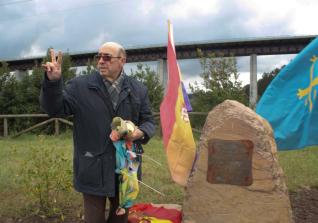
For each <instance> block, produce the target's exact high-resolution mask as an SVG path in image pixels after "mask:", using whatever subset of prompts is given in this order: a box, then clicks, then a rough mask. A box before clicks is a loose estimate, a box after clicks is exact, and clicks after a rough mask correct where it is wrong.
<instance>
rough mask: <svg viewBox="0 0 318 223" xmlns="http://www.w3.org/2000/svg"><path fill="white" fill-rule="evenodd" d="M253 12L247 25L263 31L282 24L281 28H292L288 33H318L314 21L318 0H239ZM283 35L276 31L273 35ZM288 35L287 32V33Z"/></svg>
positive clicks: (249, 11) (252, 28)
mask: <svg viewBox="0 0 318 223" xmlns="http://www.w3.org/2000/svg"><path fill="white" fill-rule="evenodd" d="M239 2H240V4H241V5H242V6H244V7H245V8H246V10H247V11H248V13H250V14H251V16H250V19H249V20H247V21H246V23H245V26H247V27H249V28H250V29H251V30H255V31H257V30H258V31H259V32H262V31H264V29H265V28H270V27H274V26H275V25H276V24H280V26H285V27H282V28H281V30H282V31H283V30H284V29H286V28H287V29H289V30H291V32H290V33H288V35H295V34H296V35H307V34H309V35H312V34H317V33H318V27H317V26H316V25H315V23H314V15H316V13H317V7H318V2H317V1H316V0H304V1H297V0H266V1H259V0H239ZM277 35H282V34H280V33H279V32H278V33H277V32H274V33H272V34H271V36H277ZM285 35H286V34H285Z"/></svg>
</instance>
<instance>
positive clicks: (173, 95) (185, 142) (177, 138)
mask: <svg viewBox="0 0 318 223" xmlns="http://www.w3.org/2000/svg"><path fill="white" fill-rule="evenodd" d="M168 26H169V32H168V47H167V65H168V69H167V70H168V76H169V77H168V84H167V91H166V95H165V97H164V99H163V101H162V103H161V105H160V120H161V127H162V134H163V142H164V147H165V151H166V154H167V160H168V165H169V169H170V173H171V177H172V179H173V180H174V181H175V182H176V183H178V184H180V185H183V186H185V185H186V184H187V180H188V177H189V175H190V172H191V169H192V164H193V161H194V157H195V153H196V151H195V150H196V147H195V142H194V139H193V135H192V129H191V125H190V120H189V116H188V111H187V105H186V103H185V100H184V96H185V95H184V93H183V89H182V82H181V72H180V68H179V66H178V63H177V57H176V51H175V46H174V41H173V31H172V24H170V22H168Z"/></svg>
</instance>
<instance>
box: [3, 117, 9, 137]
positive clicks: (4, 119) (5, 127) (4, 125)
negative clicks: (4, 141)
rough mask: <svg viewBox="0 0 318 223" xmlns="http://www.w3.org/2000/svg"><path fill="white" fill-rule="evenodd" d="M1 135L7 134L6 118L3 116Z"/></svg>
mask: <svg viewBox="0 0 318 223" xmlns="http://www.w3.org/2000/svg"><path fill="white" fill-rule="evenodd" d="M3 136H4V137H7V136H8V119H7V118H3Z"/></svg>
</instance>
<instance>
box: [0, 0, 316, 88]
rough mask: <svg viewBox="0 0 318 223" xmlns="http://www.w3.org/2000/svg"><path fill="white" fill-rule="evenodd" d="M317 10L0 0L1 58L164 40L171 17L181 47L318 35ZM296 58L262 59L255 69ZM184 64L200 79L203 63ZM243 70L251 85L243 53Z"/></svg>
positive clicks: (312, 3)
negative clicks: (232, 40) (187, 44)
mask: <svg viewBox="0 0 318 223" xmlns="http://www.w3.org/2000/svg"><path fill="white" fill-rule="evenodd" d="M317 9H318V1H316V0H266V1H264V0H63V1H49V0H0V60H6V59H12V58H21V57H31V56H41V55H44V54H45V51H46V49H47V48H48V47H50V46H52V47H54V48H56V49H59V50H62V51H69V52H71V53H73V52H79V51H93V50H97V49H98V47H99V46H100V45H101V44H102V43H103V42H105V41H117V42H119V43H121V44H122V45H123V46H124V47H135V46H138V47H139V46H143V45H153V44H166V42H167V20H168V19H170V20H171V22H172V23H173V25H174V39H175V42H176V44H177V43H182V42H193V41H207V40H211V41H217V40H230V39H237V38H240V39H244V38H259V37H279V36H297V35H316V34H318V26H317V22H316V14H317ZM293 56H294V55H287V56H264V57H258V73H259V74H261V73H263V72H269V71H271V70H273V69H274V68H275V67H279V66H281V65H283V64H286V63H288V61H290V59H291V58H293ZM179 63H180V66H181V71H182V73H183V76H184V79H186V82H187V83H188V82H189V81H192V80H194V79H196V78H197V77H196V76H195V74H198V73H200V65H199V63H198V61H196V60H192V61H187V60H185V61H179ZM133 66H134V65H128V66H127V67H128V68H129V70H130V68H132V67H133ZM151 66H152V67H154V69H156V68H155V67H156V63H151ZM238 68H239V71H240V73H241V78H242V80H243V81H244V83H246V82H248V78H249V58H248V57H240V58H238Z"/></svg>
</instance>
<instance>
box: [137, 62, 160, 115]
mask: <svg viewBox="0 0 318 223" xmlns="http://www.w3.org/2000/svg"><path fill="white" fill-rule="evenodd" d="M131 76H132V77H134V78H136V79H137V80H139V81H141V82H142V83H143V84H144V85H145V86H147V88H148V95H149V100H150V103H151V107H152V110H153V111H159V107H160V103H161V101H162V98H163V91H164V88H163V86H162V84H161V83H160V81H159V78H158V75H157V73H156V72H155V71H154V70H151V69H150V67H149V66H148V65H146V66H145V67H144V65H143V64H138V65H137V70H136V71H135V72H134V71H133V70H131Z"/></svg>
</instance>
